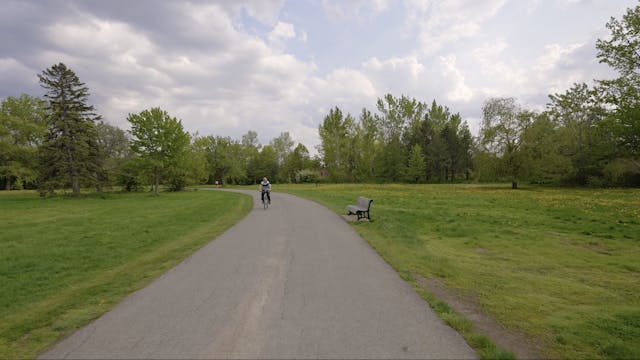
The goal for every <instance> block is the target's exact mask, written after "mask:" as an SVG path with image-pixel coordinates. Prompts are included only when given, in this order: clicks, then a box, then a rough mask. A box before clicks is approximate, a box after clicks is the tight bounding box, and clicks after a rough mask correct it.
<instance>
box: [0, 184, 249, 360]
mask: <svg viewBox="0 0 640 360" xmlns="http://www.w3.org/2000/svg"><path fill="white" fill-rule="evenodd" d="M251 204H252V202H251V198H250V197H248V196H242V195H238V194H231V193H222V192H216V191H185V192H179V193H163V194H161V196H159V197H155V196H152V195H149V194H148V193H137V194H107V195H105V196H103V197H99V196H88V197H84V198H79V199H75V198H69V197H53V198H40V197H38V195H37V194H36V193H32V192H17V191H11V192H7V191H0V214H2V217H1V218H0V249H2V251H1V252H0V284H2V291H1V292H0V319H2V320H1V321H0V358H2V359H6V358H34V357H35V356H36V355H37V354H38V353H39V352H40V351H42V350H43V349H45V348H46V347H48V346H50V345H51V344H53V343H55V342H56V341H57V340H58V339H59V338H60V337H62V336H64V335H66V334H68V333H70V332H71V331H73V330H75V329H77V328H79V327H80V326H82V325H84V324H86V323H88V322H89V321H90V320H92V319H95V318H96V317H98V316H100V315H101V314H103V313H104V312H106V311H107V310H109V309H110V308H111V307H113V305H115V304H116V303H117V302H118V301H119V300H121V299H122V298H123V297H124V296H126V295H127V294H129V293H131V292H133V291H135V290H137V289H139V288H141V287H143V286H144V285H145V284H147V283H149V282H150V281H151V280H153V279H154V278H155V277H157V276H158V275H160V274H162V273H163V272H164V271H166V270H168V269H169V268H171V267H173V266H175V265H176V264H178V263H179V262H180V261H182V260H183V259H185V258H186V257H187V256H189V255H190V254H191V253H193V252H194V251H195V250H197V249H198V248H200V247H202V246H203V245H204V244H205V243H207V242H208V241H210V240H212V239H214V238H215V237H216V236H217V235H219V234H221V233H222V232H223V231H224V230H226V229H227V228H229V227H230V226H231V225H233V224H234V223H236V222H237V221H239V220H240V219H242V218H243V217H244V216H245V215H246V214H247V213H248V212H249V211H250V208H251Z"/></svg>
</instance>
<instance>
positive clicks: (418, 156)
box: [407, 144, 426, 183]
mask: <svg viewBox="0 0 640 360" xmlns="http://www.w3.org/2000/svg"><path fill="white" fill-rule="evenodd" d="M425 169H426V165H425V163H424V155H423V153H422V148H421V147H420V144H415V145H413V147H412V148H411V153H410V154H409V166H407V180H409V182H413V183H419V182H421V181H420V180H422V179H423V177H424V171H425Z"/></svg>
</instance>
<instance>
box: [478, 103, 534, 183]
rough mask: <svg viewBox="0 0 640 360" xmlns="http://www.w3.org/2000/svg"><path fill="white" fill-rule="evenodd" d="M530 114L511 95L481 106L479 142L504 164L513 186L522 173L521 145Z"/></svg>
mask: <svg viewBox="0 0 640 360" xmlns="http://www.w3.org/2000/svg"><path fill="white" fill-rule="evenodd" d="M531 117H532V114H531V113H529V112H527V111H524V110H522V108H521V107H520V105H519V104H518V103H517V102H516V99H514V98H493V99H489V100H487V101H486V102H485V104H484V106H483V108H482V127H481V128H480V143H481V144H482V146H483V147H484V150H485V151H487V152H490V153H493V154H494V155H496V157H497V158H499V159H500V160H501V161H502V162H503V163H504V169H505V170H506V171H507V175H508V176H509V177H510V178H511V183H512V186H513V187H514V188H516V187H517V181H518V178H519V177H520V175H521V171H522V163H523V158H522V154H521V151H520V150H521V144H522V139H523V134H524V131H525V129H526V128H527V127H528V125H529V124H530V122H531Z"/></svg>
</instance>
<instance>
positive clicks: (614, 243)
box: [274, 185, 640, 359]
mask: <svg viewBox="0 0 640 360" xmlns="http://www.w3.org/2000/svg"><path fill="white" fill-rule="evenodd" d="M274 190H275V191H286V192H290V193H293V194H297V195H300V196H303V197H307V198H310V199H313V200H315V201H317V202H319V203H322V204H324V205H326V206H328V207H329V208H331V209H333V210H334V211H336V212H337V213H341V214H344V213H345V211H344V209H345V207H346V205H347V204H353V203H355V202H356V198H357V196H359V195H362V196H366V197H370V198H372V199H374V202H373V204H372V210H371V216H372V220H373V221H371V222H360V223H357V224H355V225H354V226H355V228H356V230H357V231H358V232H359V233H360V234H361V235H362V236H363V237H364V238H365V239H367V240H368V241H369V242H370V243H371V245H372V246H373V247H374V248H375V249H376V250H377V251H378V252H379V253H380V254H381V255H382V256H383V257H384V258H385V260H387V261H388V262H389V263H390V264H391V265H392V266H393V267H395V268H396V270H397V271H398V272H399V273H400V274H401V275H402V276H403V277H405V278H407V279H411V278H412V275H414V274H415V275H420V276H423V277H425V278H438V279H440V280H441V281H442V282H444V283H445V284H446V285H447V287H449V288H450V289H452V290H453V291H455V292H458V293H460V294H463V295H465V296H469V297H471V298H474V299H476V300H477V302H479V304H480V305H481V307H482V309H483V310H484V311H485V312H487V313H489V314H490V315H491V316H492V317H494V318H495V319H496V320H498V321H499V322H500V323H501V324H502V325H504V326H505V327H507V328H508V329H512V330H514V331H517V332H520V333H522V334H524V335H526V337H527V338H528V339H531V340H532V341H533V342H535V343H536V344H538V345H539V346H540V347H541V348H542V349H544V356H547V357H560V358H572V359H575V358H582V359H592V358H609V359H621V358H635V359H638V358H640V190H638V189H628V190H589V189H550V188H538V187H530V188H524V189H521V190H516V191H513V190H511V189H510V188H509V186H508V185H504V186H502V185H495V186H477V185H320V186H315V185H309V186H302V185H300V186H286V185H279V186H274Z"/></svg>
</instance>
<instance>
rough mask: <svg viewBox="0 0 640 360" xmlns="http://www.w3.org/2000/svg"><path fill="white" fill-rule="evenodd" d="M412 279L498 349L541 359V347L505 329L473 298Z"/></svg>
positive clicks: (430, 281) (433, 282) (434, 282)
mask: <svg viewBox="0 0 640 360" xmlns="http://www.w3.org/2000/svg"><path fill="white" fill-rule="evenodd" d="M413 277H414V279H415V280H416V282H417V284H418V285H419V286H420V287H421V288H423V289H424V290H425V291H427V292H429V293H431V294H432V295H433V296H435V297H436V298H438V299H440V300H442V301H444V302H446V303H447V304H448V305H449V306H450V307H451V308H452V309H454V310H455V311H456V312H457V313H458V314H460V315H462V316H464V317H466V318H467V319H469V320H470V321H471V322H472V323H473V326H474V328H475V329H477V330H478V331H479V332H480V333H482V334H484V335H486V336H487V337H489V338H490V339H491V340H492V341H493V342H494V343H495V344H496V345H498V346H499V347H501V348H503V349H504V350H507V351H510V352H511V353H513V354H515V356H516V357H517V358H518V359H541V358H543V355H542V352H541V348H542V347H541V346H539V345H535V344H532V343H531V342H530V341H528V340H527V339H526V338H525V337H524V336H523V335H522V334H519V333H516V332H513V331H509V330H507V329H505V328H504V327H503V326H502V325H500V324H499V323H498V322H497V321H495V320H494V319H493V318H491V317H490V316H489V315H487V314H486V313H484V312H483V311H482V309H481V308H480V305H479V304H478V302H477V301H476V300H475V299H474V298H473V297H471V296H462V295H460V294H456V293H454V292H453V291H451V290H449V289H448V288H447V287H446V286H445V285H444V284H443V283H442V282H441V281H439V280H438V279H425V278H424V277H422V276H420V275H418V274H413Z"/></svg>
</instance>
